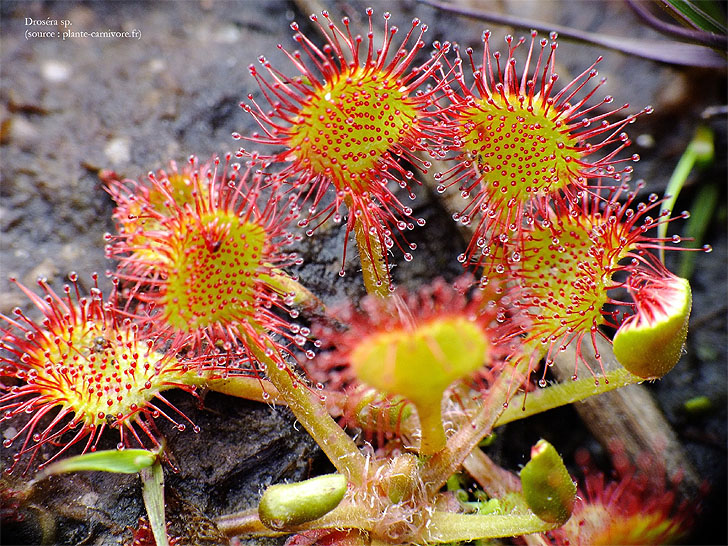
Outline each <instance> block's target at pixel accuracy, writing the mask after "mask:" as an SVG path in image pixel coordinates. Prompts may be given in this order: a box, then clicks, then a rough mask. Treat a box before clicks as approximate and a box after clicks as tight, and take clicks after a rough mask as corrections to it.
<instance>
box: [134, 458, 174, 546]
mask: <svg viewBox="0 0 728 546" xmlns="http://www.w3.org/2000/svg"><path fill="white" fill-rule="evenodd" d="M139 474H140V476H141V478H142V498H143V499H144V506H145V508H146V509H147V517H148V518H149V526H150V527H151V528H152V534H153V535H154V540H155V542H156V543H157V546H169V540H168V539H167V526H166V523H165V521H164V472H163V470H162V465H161V463H160V462H159V461H157V462H155V463H154V464H153V465H152V466H151V468H149V467H147V468H143V469H142V470H141V471H140V473H139Z"/></svg>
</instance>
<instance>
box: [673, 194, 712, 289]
mask: <svg viewBox="0 0 728 546" xmlns="http://www.w3.org/2000/svg"><path fill="white" fill-rule="evenodd" d="M718 193H719V190H718V185H717V184H711V185H709V186H703V187H702V188H701V189H700V191H699V192H698V195H697V196H696V197H695V201H694V202H693V205H692V207H691V210H692V212H691V215H690V218H689V219H688V222H687V224H686V225H685V231H684V234H685V237H686V238H690V239H692V241H688V243H687V246H688V247H690V248H698V247H699V246H700V245H701V244H702V242H703V241H704V240H705V232H706V231H707V229H708V226H709V225H710V219H711V218H712V217H713V213H714V212H715V207H716V205H717V203H718ZM693 269H695V253H694V252H683V253H682V259H681V260H680V266H679V267H678V275H679V276H681V277H683V278H685V279H689V278H690V276H691V275H692V274H693Z"/></svg>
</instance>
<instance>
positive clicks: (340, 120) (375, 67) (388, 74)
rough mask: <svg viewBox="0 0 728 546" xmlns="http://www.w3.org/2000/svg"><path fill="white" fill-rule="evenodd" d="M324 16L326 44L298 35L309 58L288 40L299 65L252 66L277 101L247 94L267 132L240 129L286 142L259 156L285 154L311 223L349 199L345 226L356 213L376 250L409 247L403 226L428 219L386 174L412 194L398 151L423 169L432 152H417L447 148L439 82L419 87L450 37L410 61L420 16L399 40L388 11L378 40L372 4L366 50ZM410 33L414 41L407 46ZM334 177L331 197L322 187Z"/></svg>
mask: <svg viewBox="0 0 728 546" xmlns="http://www.w3.org/2000/svg"><path fill="white" fill-rule="evenodd" d="M323 16H324V18H325V19H326V21H327V23H326V25H323V24H322V23H320V22H319V21H318V18H316V17H314V18H313V19H312V20H313V21H314V22H315V24H316V25H318V26H319V27H320V30H321V31H322V33H323V34H324V35H325V36H326V44H325V45H324V47H323V48H319V47H318V46H316V45H315V44H314V43H313V42H312V41H310V40H309V39H308V38H307V37H306V36H304V35H302V34H296V35H295V36H294V39H295V40H296V41H297V42H298V43H299V45H300V46H301V47H302V48H303V50H304V53H305V54H306V55H307V56H308V59H307V60H308V61H310V62H309V63H308V64H309V65H310V68H309V67H307V66H306V64H304V62H303V61H302V59H301V54H299V53H298V52H296V53H293V54H291V53H288V52H287V51H286V50H285V49H283V48H281V49H283V51H284V52H285V53H286V54H287V55H288V57H289V58H290V59H291V61H292V62H293V64H294V65H295V67H296V69H297V70H298V72H299V74H298V75H296V76H293V77H288V76H285V75H284V74H282V73H281V72H278V71H277V70H276V69H274V68H273V67H272V66H271V65H270V63H269V62H268V61H266V60H262V61H261V62H262V65H263V68H264V70H265V71H266V72H267V76H266V77H264V76H263V75H261V74H260V73H259V72H258V71H257V69H255V68H254V67H251V73H252V75H253V76H254V77H255V78H256V80H257V81H258V83H259V85H260V88H261V91H262V93H263V95H264V96H265V99H266V101H267V102H268V103H269V104H270V106H271V107H272V110H271V111H270V112H266V111H265V110H264V109H263V108H262V107H260V106H259V105H258V104H257V103H255V102H254V101H252V99H251V101H252V102H253V106H252V107H251V106H244V108H245V110H246V111H248V112H250V113H251V114H252V115H253V117H254V118H255V119H256V121H257V122H258V123H259V125H260V126H261V129H262V131H263V132H262V133H256V134H253V135H251V136H247V137H244V138H247V139H248V140H251V141H253V142H257V143H261V144H270V145H273V146H278V147H284V148H285V150H284V151H283V152H280V153H278V154H276V155H272V156H265V157H264V156H261V158H264V159H266V160H270V161H276V162H279V161H280V162H287V163H288V165H287V166H286V167H285V169H284V170H283V172H282V173H281V178H283V179H286V180H288V181H289V182H290V183H292V184H293V185H294V187H295V188H296V189H297V190H298V195H299V197H300V198H302V199H303V200H304V201H307V202H308V203H309V204H308V205H307V207H308V210H309V215H308V217H307V218H305V219H303V220H302V221H301V222H300V224H301V225H302V226H304V227H307V228H308V233H313V231H314V230H315V229H316V227H318V226H319V225H320V224H321V223H323V222H325V221H326V220H327V219H329V218H331V217H333V219H334V221H341V220H342V215H341V213H340V212H339V211H340V209H341V206H342V205H345V206H346V207H347V208H348V211H349V213H348V222H347V235H348V233H349V232H350V231H351V230H352V229H353V228H354V224H355V222H360V223H361V231H363V232H364V233H372V235H374V236H376V238H377V241H378V244H379V246H380V247H381V251H380V253H383V254H384V255H385V256H386V254H387V252H386V251H387V250H388V249H389V248H391V247H392V246H394V245H398V246H399V247H400V248H401V249H402V251H403V252H404V253H405V256H409V251H410V250H411V249H412V248H413V247H412V245H410V244H408V243H407V242H406V240H405V237H404V236H403V235H402V232H404V231H407V230H410V229H413V228H414V226H415V225H416V224H419V225H422V224H423V220H421V219H415V218H413V217H412V209H411V208H410V207H408V206H406V205H405V204H404V203H403V202H401V201H400V199H399V197H397V195H396V194H395V191H396V190H395V189H394V188H392V187H391V185H390V182H395V183H397V184H398V185H399V186H401V187H402V188H403V189H405V190H406V191H407V192H408V193H409V196H410V198H414V194H413V193H412V190H411V189H410V186H411V185H412V183H413V182H414V181H415V179H414V173H412V172H410V171H407V170H405V169H404V168H403V167H402V166H401V165H400V163H399V162H398V161H397V159H398V158H400V157H402V158H405V159H407V160H408V161H410V162H411V163H412V164H414V165H418V166H420V167H421V168H423V169H427V168H428V167H429V162H428V161H422V160H421V159H419V158H418V157H417V156H416V155H415V152H419V151H422V152H428V153H429V154H430V155H431V156H433V157H439V156H440V155H441V154H442V148H443V143H444V142H445V140H444V139H445V138H446V128H445V127H444V121H443V119H442V112H441V111H440V110H439V109H438V108H437V107H436V106H435V97H436V95H437V94H438V93H439V92H440V91H441V88H442V86H441V85H436V86H434V87H433V88H431V89H427V90H425V91H422V92H420V91H418V88H419V87H420V86H421V84H422V83H423V82H425V81H426V80H427V79H429V78H430V76H431V75H432V73H433V72H434V71H435V70H436V69H438V68H439V63H440V59H441V57H442V55H443V54H444V52H445V51H446V50H447V49H448V46H447V45H446V46H443V47H441V48H440V49H439V50H438V51H437V52H436V54H435V55H434V56H432V57H431V58H430V59H429V60H427V61H426V62H425V63H424V64H422V65H420V66H416V67H414V66H412V64H413V60H414V57H415V55H416V53H417V52H418V51H419V50H420V49H421V47H423V43H422V42H421V37H422V34H423V33H424V31H425V28H424V27H420V32H419V36H417V34H416V33H415V29H416V28H417V27H418V26H419V21H415V22H413V24H412V26H411V28H410V29H409V32H408V33H407V35H406V37H405V38H404V40H403V41H402V44H401V45H400V46H399V47H396V46H395V45H394V44H393V39H394V35H395V34H396V33H397V28H396V27H390V26H389V22H388V20H389V16H388V15H385V26H384V37H383V43H382V44H381V45H375V44H374V33H373V32H372V30H371V29H372V21H371V13H370V12H368V16H369V29H370V32H369V33H368V34H367V38H366V40H367V42H366V53H365V50H364V48H363V47H362V41H363V40H362V38H361V36H356V37H353V36H352V34H351V32H350V30H349V23H348V20H345V21H344V25H345V27H346V28H345V30H342V29H341V28H339V27H338V26H336V25H335V24H334V23H333V22H332V21H331V20H330V19H329V17H328V14H326V13H324V15H323ZM296 30H297V27H296ZM411 38H414V42H415V43H414V44H413V45H410V46H409V48H408V46H407V43H408V42H409V41H410V39H411ZM330 187H332V188H333V190H334V195H333V200H330V199H329V198H328V197H327V196H326V194H327V193H328V189H329V188H330ZM347 239H348V237H347ZM345 244H346V243H345ZM367 246H369V245H365V246H364V247H363V248H361V247H360V249H359V250H360V252H367V253H371V252H372V249H371V248H367ZM345 254H346V246H345V247H344V255H345ZM372 257H373V258H376V256H372ZM380 280H381V281H383V282H387V281H388V279H380Z"/></svg>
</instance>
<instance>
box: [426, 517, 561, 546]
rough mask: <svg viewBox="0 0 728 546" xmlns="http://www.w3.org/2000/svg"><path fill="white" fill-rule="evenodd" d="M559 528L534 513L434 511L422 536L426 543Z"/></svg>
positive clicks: (468, 539) (524, 533)
mask: <svg viewBox="0 0 728 546" xmlns="http://www.w3.org/2000/svg"><path fill="white" fill-rule="evenodd" d="M555 527H558V525H555V524H553V523H547V522H545V521H543V520H542V519H540V518H539V517H538V516H535V515H533V514H514V515H499V516H494V515H475V514H454V513H451V512H435V513H434V514H432V517H431V519H430V524H429V525H428V526H427V530H426V531H425V533H424V536H423V537H422V538H423V541H424V542H426V543H428V544H433V543H434V544H437V543H443V542H459V541H466V540H467V541H470V540H476V539H481V538H499V537H511V536H519V535H526V534H530V533H541V532H544V531H549V530H551V529H554V528H555Z"/></svg>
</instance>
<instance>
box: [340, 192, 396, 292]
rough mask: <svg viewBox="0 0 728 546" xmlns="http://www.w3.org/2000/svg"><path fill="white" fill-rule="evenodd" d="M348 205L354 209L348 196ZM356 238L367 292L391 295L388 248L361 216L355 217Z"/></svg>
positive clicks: (350, 208)
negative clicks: (369, 228) (371, 231)
mask: <svg viewBox="0 0 728 546" xmlns="http://www.w3.org/2000/svg"><path fill="white" fill-rule="evenodd" d="M346 205H347V206H348V207H349V210H352V207H351V203H350V199H349V198H348V196H347V198H346ZM353 229H354V238H355V239H356V246H357V248H358V249H359V260H360V261H361V272H362V276H363V277H364V288H366V291H367V294H371V295H374V296H379V297H382V298H386V297H387V296H389V293H390V292H389V286H390V283H391V279H390V276H389V266H388V265H387V258H386V256H385V252H386V249H385V248H383V247H382V244H381V242H380V241H379V237H377V235H373V234H371V233H369V230H368V229H367V226H366V225H365V224H364V223H363V222H362V221H361V218H355V219H354V228H353Z"/></svg>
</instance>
